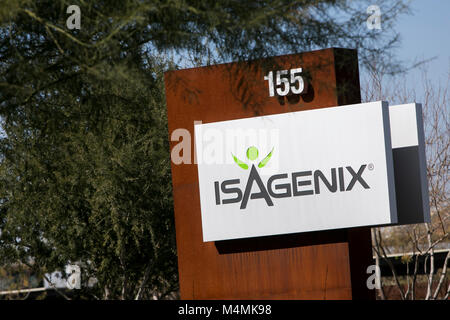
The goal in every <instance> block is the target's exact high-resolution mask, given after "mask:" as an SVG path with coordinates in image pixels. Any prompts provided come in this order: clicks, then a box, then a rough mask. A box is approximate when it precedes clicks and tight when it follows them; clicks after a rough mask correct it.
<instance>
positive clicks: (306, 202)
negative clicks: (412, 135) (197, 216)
mask: <svg viewBox="0 0 450 320" xmlns="http://www.w3.org/2000/svg"><path fill="white" fill-rule="evenodd" d="M195 144H196V157H197V159H198V179H199V188H200V204H201V217H202V230H203V241H205V242H207V241H217V240H226V239H237V238H247V237H257V236H266V235H276V234H288V233H297V232H308V231H319V230H330V229H340V228H348V227H357V226H374V225H384V224H392V223H396V222H397V212H396V199H395V185H394V169H393V158H392V146H391V134H390V127H389V107H388V104H387V103H386V102H372V103H364V104H355V105H348V106H340V107H334V108H327V109H317V110H307V111H300V112H291V113H283V114H277V115H270V116H262V117H253V118H247V119H238V120H231V121H222V122H214V123H208V124H198V125H196V126H195Z"/></svg>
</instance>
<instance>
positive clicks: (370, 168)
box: [367, 163, 373, 171]
mask: <svg viewBox="0 0 450 320" xmlns="http://www.w3.org/2000/svg"><path fill="white" fill-rule="evenodd" d="M367 169H369V170H370V171H372V170H373V163H369V165H368V166H367Z"/></svg>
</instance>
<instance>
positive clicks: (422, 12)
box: [397, 0, 450, 83]
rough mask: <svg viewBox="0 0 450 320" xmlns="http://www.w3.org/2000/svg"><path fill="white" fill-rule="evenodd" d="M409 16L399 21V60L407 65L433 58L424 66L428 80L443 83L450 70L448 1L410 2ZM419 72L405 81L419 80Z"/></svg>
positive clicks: (449, 16)
mask: <svg viewBox="0 0 450 320" xmlns="http://www.w3.org/2000/svg"><path fill="white" fill-rule="evenodd" d="M411 9H412V14H411V15H407V16H403V17H401V18H400V19H399V21H398V24H397V28H398V30H397V31H398V32H399V33H400V35H401V39H402V41H401V44H400V47H399V49H398V51H397V52H398V57H399V58H400V59H402V60H404V61H407V62H413V61H414V59H428V58H432V57H436V59H435V60H434V61H432V62H430V63H429V64H428V65H427V69H428V75H429V77H430V79H431V80H432V81H433V82H434V83H437V82H438V81H439V80H441V82H444V81H446V79H447V77H448V73H449V71H450V68H449V67H450V0H412V2H411ZM418 74H419V73H418V71H413V72H411V73H410V74H409V75H408V78H409V79H411V80H413V79H416V80H419V75H418Z"/></svg>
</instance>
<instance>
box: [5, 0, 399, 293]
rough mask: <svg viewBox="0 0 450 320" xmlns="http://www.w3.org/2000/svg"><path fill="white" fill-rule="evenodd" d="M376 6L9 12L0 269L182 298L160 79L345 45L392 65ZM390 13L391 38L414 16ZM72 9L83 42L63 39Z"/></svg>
mask: <svg viewBox="0 0 450 320" xmlns="http://www.w3.org/2000/svg"><path fill="white" fill-rule="evenodd" d="M367 3H368V2H367V1H363V2H362V4H363V5H362V6H361V7H356V6H355V5H353V2H352V1H344V0H338V1H336V0H327V1H325V0H322V1H318V0H302V1H287V0H266V1H235V0H227V1H220V2H214V1H206V0H199V1H184V0H175V1H141V0H120V1H119V0H108V1H101V0H99V1H81V0H80V1H64V0H59V1H55V0H34V1H33V0H26V1H25V0H20V1H16V0H1V3H0V116H1V122H2V123H1V124H2V128H3V132H2V133H1V140H0V232H1V233H0V264H1V265H7V264H11V263H16V262H21V263H23V264H26V265H28V266H29V267H30V268H32V271H33V272H34V273H35V274H37V275H40V276H42V275H43V274H44V273H45V272H52V271H54V270H57V269H59V270H64V265H66V264H67V263H69V262H70V263H77V264H79V265H80V266H81V270H82V281H83V282H84V284H86V283H87V281H88V279H89V278H90V277H93V278H95V279H96V280H97V283H96V285H95V286H94V287H93V288H92V289H87V288H86V286H83V288H84V289H82V290H85V291H86V292H85V294H86V296H87V297H92V295H93V296H96V297H98V298H125V299H128V298H134V297H135V296H136V295H137V294H138V293H139V294H140V297H141V298H150V297H158V298H164V297H167V295H170V294H172V293H173V292H174V291H176V290H177V270H176V249H175V232H174V223H173V207H172V199H171V194H172V192H171V176H170V155H169V145H168V133H167V119H166V113H165V110H166V109H165V100H164V99H165V98H164V90H163V80H162V79H163V77H162V74H163V72H164V71H165V70H167V69H169V68H176V67H179V66H180V64H179V63H178V61H177V60H179V59H182V60H181V65H182V66H186V65H189V64H192V65H198V64H207V63H218V62H224V61H230V60H242V59H253V58H259V57H267V56H271V55H275V54H282V53H291V52H299V51H306V50H310V49H315V48H319V47H328V46H338V45H342V46H346V47H355V48H359V49H360V53H361V57H363V58H364V57H366V56H369V55H372V54H379V55H385V54H388V53H389V52H390V51H389V50H387V49H388V47H389V46H390V45H391V44H392V43H393V41H394V42H395V40H396V38H395V35H392V33H390V32H389V31H387V32H385V33H376V32H372V33H371V32H368V31H367V30H366V29H365V25H364V23H365V19H366V18H367V14H366V13H365V9H366V8H367ZM386 3H393V4H392V6H391V7H389V8H391V9H392V10H387V11H386V13H385V14H384V15H383V23H384V24H385V25H386V26H389V23H391V22H392V21H393V20H394V19H395V17H396V16H397V15H398V14H399V13H400V12H402V11H403V9H404V8H405V7H404V6H403V4H402V1H386ZM73 4H77V5H79V6H80V8H81V29H80V30H77V29H75V30H68V29H67V28H66V19H67V18H68V16H69V15H68V14H67V13H66V9H67V7H68V6H69V5H73ZM364 5H365V6H364ZM333 12H334V14H333ZM336 12H344V13H345V14H346V16H347V17H348V18H347V19H344V20H343V21H339V19H336ZM344 16H345V15H342V16H341V17H344ZM374 44H376V46H374ZM169 57H171V58H169ZM363 60H364V59H363ZM174 61H175V62H177V63H175V62H174ZM388 62H390V61H388Z"/></svg>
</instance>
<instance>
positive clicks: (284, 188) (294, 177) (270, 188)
mask: <svg viewBox="0 0 450 320" xmlns="http://www.w3.org/2000/svg"><path fill="white" fill-rule="evenodd" d="M273 152H274V149H272V151H270V153H269V154H268V155H267V156H265V157H264V158H263V159H262V160H261V161H260V162H259V163H258V165H257V166H258V168H263V167H264V166H265V165H266V164H267V163H268V162H269V160H270V158H271V157H272V154H273ZM258 153H259V152H258V149H257V148H256V147H254V146H251V147H249V148H248V149H247V152H246V156H247V159H248V160H250V162H255V160H256V159H257V158H258ZM232 157H233V159H234V162H235V163H236V164H237V165H238V166H239V167H240V168H242V169H244V170H248V169H249V165H248V164H247V163H245V162H243V161H241V160H239V159H238V158H237V157H236V156H235V155H233V154H232ZM367 167H369V169H370V170H373V164H362V165H360V167H359V168H358V169H357V170H355V169H354V168H353V167H352V166H342V167H334V168H330V171H329V173H330V174H329V176H328V177H329V178H327V176H326V175H325V173H324V172H322V171H321V170H319V169H317V170H305V171H298V172H291V173H281V174H275V175H272V176H270V177H269V178H268V179H267V182H266V183H264V182H263V180H262V179H261V176H260V175H259V173H258V170H257V169H256V166H255V164H251V168H250V173H249V176H248V179H247V182H246V183H245V186H244V189H242V188H241V187H242V186H241V180H240V179H230V180H224V181H222V182H220V181H214V191H215V201H216V205H225V204H233V203H240V209H245V208H247V204H248V201H249V200H257V199H263V200H265V202H266V204H267V205H268V206H273V205H274V204H273V201H272V198H276V199H279V198H289V197H299V196H309V195H318V194H320V193H321V192H323V190H328V192H331V193H335V192H338V191H339V192H348V191H351V190H352V189H353V188H354V187H355V185H356V184H357V183H359V184H360V185H361V186H362V187H363V188H364V189H370V186H369V184H368V183H367V182H366V180H364V178H363V174H364V173H365V170H366V168H367ZM345 172H348V173H349V174H350V176H351V178H350V179H346V178H345V174H344V173H345ZM330 180H331V182H330ZM254 184H256V185H257V187H258V188H259V191H258V192H252V187H253V185H254ZM323 186H324V187H325V189H324V188H322V189H321V187H323Z"/></svg>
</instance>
